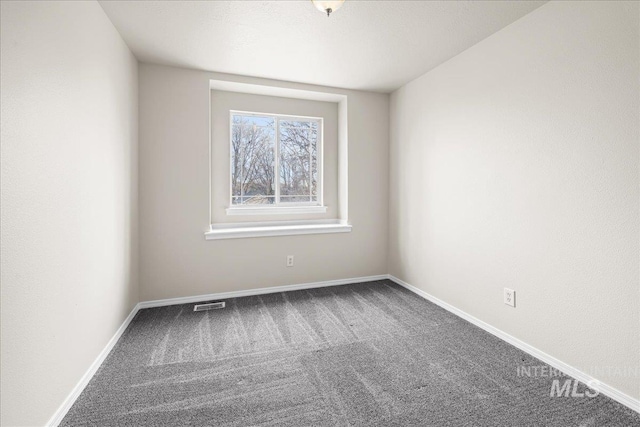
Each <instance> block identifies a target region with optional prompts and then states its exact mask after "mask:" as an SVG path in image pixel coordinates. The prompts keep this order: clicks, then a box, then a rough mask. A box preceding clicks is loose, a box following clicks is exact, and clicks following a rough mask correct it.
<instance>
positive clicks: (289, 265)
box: [287, 255, 293, 267]
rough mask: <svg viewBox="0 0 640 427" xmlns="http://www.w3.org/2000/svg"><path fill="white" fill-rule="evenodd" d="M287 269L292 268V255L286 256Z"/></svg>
mask: <svg viewBox="0 0 640 427" xmlns="http://www.w3.org/2000/svg"><path fill="white" fill-rule="evenodd" d="M287 267H293V255H287Z"/></svg>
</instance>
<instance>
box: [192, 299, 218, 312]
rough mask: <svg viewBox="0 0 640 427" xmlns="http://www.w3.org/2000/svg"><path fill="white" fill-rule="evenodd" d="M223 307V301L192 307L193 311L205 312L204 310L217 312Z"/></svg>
mask: <svg viewBox="0 0 640 427" xmlns="http://www.w3.org/2000/svg"><path fill="white" fill-rule="evenodd" d="M224 307H225V303H224V301H218V302H205V303H202V304H196V305H194V306H193V311H205V310H219V309H221V308H224Z"/></svg>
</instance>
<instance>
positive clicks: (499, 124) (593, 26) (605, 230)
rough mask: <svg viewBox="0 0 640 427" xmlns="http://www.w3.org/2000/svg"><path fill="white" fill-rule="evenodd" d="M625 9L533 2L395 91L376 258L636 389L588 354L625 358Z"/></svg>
mask: <svg viewBox="0 0 640 427" xmlns="http://www.w3.org/2000/svg"><path fill="white" fill-rule="evenodd" d="M638 17H639V10H638V3H632V2H628V3H616V2H552V3H548V4H546V5H544V6H542V7H541V8H540V9H537V10H535V11H533V12H532V13H531V14H529V15H527V16H525V17H523V18H522V19H520V20H519V21H516V22H515V23H513V24H512V25H510V26H508V27H506V28H505V29H503V30H501V31H499V32H498V33H496V34H494V35H493V36H491V37H489V38H488V39H486V40H484V41H483V42H481V43H479V44H477V45H476V46H474V47H472V48H471V49H469V50H467V51H465V52H464V53H462V54H460V55H458V56H457V57H455V58H453V59H452V60H450V61H448V62H446V63H445V64H443V65H441V66H440V67H438V68H436V69H435V70H433V71H431V72H429V73H427V74H425V75H423V76H422V77H420V78H418V79H417V80H415V81H413V82H411V83H409V84H407V85H405V86H403V87H402V88H401V89H399V90H398V91H396V92H394V93H393V94H392V98H391V166H390V168H391V169H390V179H391V186H390V195H391V196H390V206H391V212H390V224H391V226H390V251H389V253H390V273H392V274H394V275H396V276H397V277H399V278H401V279H403V280H405V281H407V282H409V283H411V284H413V285H415V286H417V287H419V288H420V289H423V290H424V291H426V292H428V293H430V294H432V295H434V296H436V297H437V298H440V299H442V300H444V301H446V302H447V303H449V304H451V305H453V306H455V307H457V308H459V309H461V310H464V311H465V312H467V313H469V314H471V315H473V316H475V317H477V318H479V319H481V320H483V321H485V322H487V323H489V324H491V325H493V326H495V327H497V328H499V329H501V330H503V331H505V332H507V333H509V334H511V335H513V336H515V337H516V338H519V339H521V340H523V341H525V342H526V343H528V344H530V345H533V346H535V347H537V348H538V349H540V350H542V351H544V352H546V353H548V354H550V355H551V356H554V357H556V358H558V359H560V360H562V361H564V362H566V363H568V364H570V365H572V366H575V367H577V368H579V369H582V370H583V371H584V372H586V373H590V374H593V375H594V376H595V377H596V378H599V379H601V380H603V381H604V382H605V383H608V384H610V385H612V386H613V387H616V388H618V389H619V390H621V391H623V392H625V393H627V394H628V395H630V396H632V397H635V398H639V397H640V388H639V387H640V379H639V378H638V377H637V376H635V377H634V376H620V375H607V374H603V373H602V372H601V371H600V372H598V371H595V369H597V368H605V369H606V368H607V367H618V368H626V369H634V368H635V369H636V370H637V369H638V368H639V367H640V317H639V316H640V284H639V267H638V264H639V251H638V246H639V241H638V235H639V224H638V223H639V196H640V194H639V190H638V188H639V187H638V149H639V144H638V141H639V129H638V117H639V87H638V73H639V69H638V66H639V61H638V56H639V46H638V40H639V34H638ZM503 287H510V288H512V289H514V290H516V295H517V297H516V301H517V308H515V309H514V308H511V307H509V306H506V305H504V304H503V302H502V289H503ZM511 368H512V369H513V370H514V372H515V370H516V367H515V366H513V367H511Z"/></svg>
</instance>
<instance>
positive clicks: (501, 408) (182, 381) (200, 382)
mask: <svg viewBox="0 0 640 427" xmlns="http://www.w3.org/2000/svg"><path fill="white" fill-rule="evenodd" d="M226 302H227V307H226V308H225V309H222V310H215V311H204V312H194V311H193V304H185V305H175V306H168V307H160V308H152V309H144V310H141V311H139V312H138V314H137V315H136V317H135V319H134V320H133V322H132V323H131V324H130V325H129V328H128V329H127V331H126V332H125V334H124V335H123V336H122V338H121V339H120V341H119V342H118V343H117V345H116V347H115V348H114V349H113V351H112V352H111V353H110V354H109V356H108V358H107V359H106V360H105V362H104V363H103V365H102V366H101V367H100V369H99V370H98V372H97V373H96V375H95V376H94V377H93V379H92V380H91V382H90V383H89V385H88V386H87V387H86V388H85V390H84V391H83V392H82V394H81V395H80V397H79V398H78V400H77V401H76V403H75V404H74V405H73V407H72V408H71V409H70V411H69V413H68V414H67V416H66V417H65V418H64V420H63V421H62V423H61V425H63V426H79V425H101V426H179V425H194V426H195V425H216V426H250V425H278V426H281V425H284V426H286V425H288V426H308V425H314V426H319V425H327V426H329V425H331V426H350V425H353V426H365V425H366V426H372V425H379V426H392V425H397V426H409V425H421V426H431V425H432V426H445V425H452V426H516V425H523V426H524V425H526V426H532V425H544V426H603V425H615V426H632V425H636V426H637V425H640V414H637V413H635V412H633V411H631V410H630V409H628V408H626V407H624V406H623V405H620V404H618V403H617V402H615V401H613V400H611V399H609V398H607V397H604V396H602V395H600V396H597V397H593V398H589V397H582V398H578V397H550V390H551V385H552V382H553V380H554V379H558V377H555V378H554V377H548V376H547V377H528V376H522V375H520V376H519V375H518V368H519V367H523V366H524V367H529V366H543V365H544V364H543V363H542V362H540V361H539V360H537V359H535V358H533V357H531V356H529V355H528V354H526V353H524V352H522V351H520V350H518V349H516V348H515V347H513V346H511V345H509V344H507V343H505V342H503V341H501V340H499V339H498V338H496V337H494V336H492V335H490V334H488V333H486V332H484V331H482V330H481V329H479V328H477V327H475V326H473V325H471V324H470V323H468V322H466V321H464V320H462V319H460V318H458V317H456V316H454V315H452V314H450V313H449V312H447V311H445V310H443V309H441V308H440V307H438V306H436V305H434V304H432V303H430V302H428V301H426V300H424V299H422V298H420V297H419V296H417V295H415V294H413V293H411V292H409V291H407V290H406V289H404V288H402V287H400V286H398V285H396V284H395V283H393V282H391V281H388V280H383V281H377V282H368V283H360V284H354V285H346V286H335V287H329V288H320V289H312V290H304V291H294V292H286V293H276V294H268V295H260V296H252V297H243V298H235V299H229V300H226ZM565 379H568V377H567V378H563V379H562V381H561V383H563V382H564V380H565ZM584 390H585V388H584V387H583V386H582V385H581V388H580V389H579V391H584Z"/></svg>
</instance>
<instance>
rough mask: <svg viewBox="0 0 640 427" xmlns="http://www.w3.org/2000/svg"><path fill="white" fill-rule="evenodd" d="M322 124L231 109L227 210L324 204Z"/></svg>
mask: <svg viewBox="0 0 640 427" xmlns="http://www.w3.org/2000/svg"><path fill="white" fill-rule="evenodd" d="M322 124H323V123H322V118H315V117H293V116H283V115H273V114H263V113H247V112H241V111H231V132H230V134H231V135H230V139H231V147H230V148H231V168H230V170H231V210H236V209H238V210H239V209H244V208H249V209H250V208H256V207H262V208H271V209H273V208H287V207H288V208H301V207H314V206H315V207H318V206H322ZM253 210H254V211H255V209H253ZM236 213H237V212H236Z"/></svg>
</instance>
